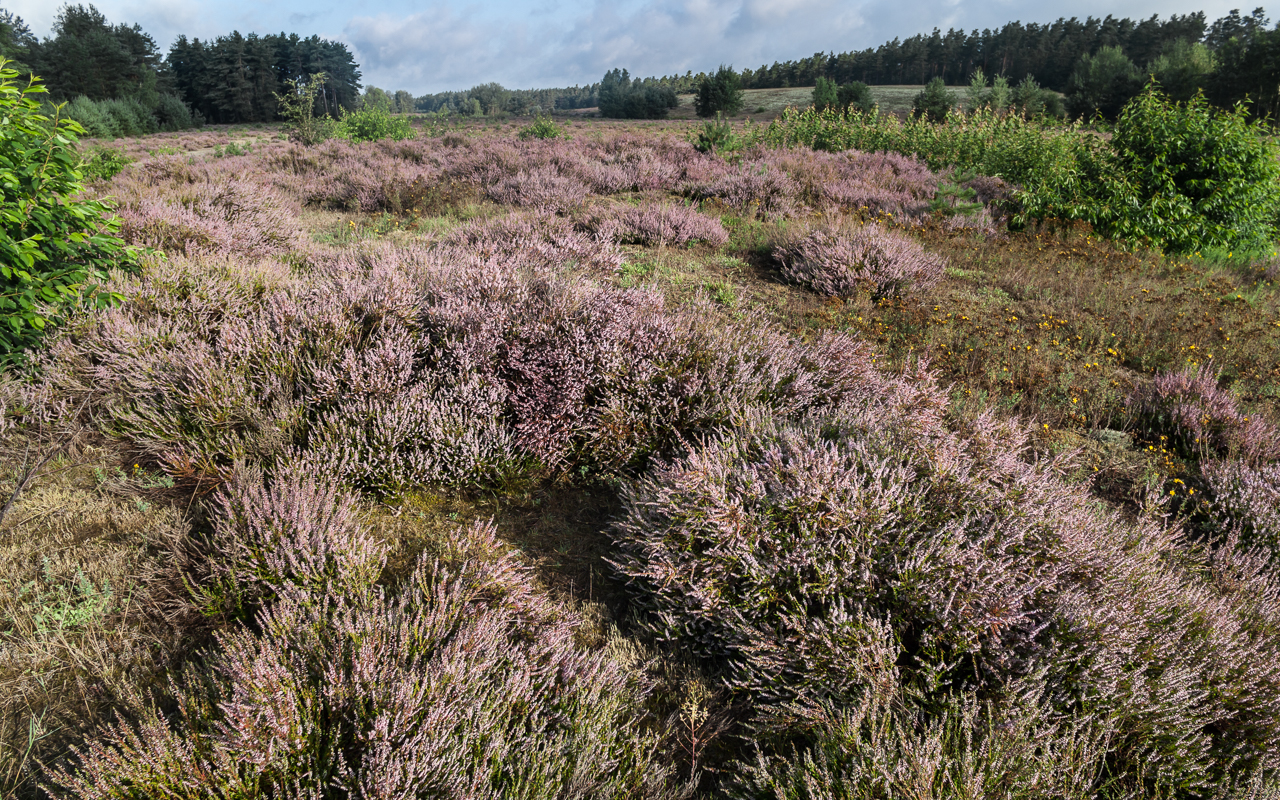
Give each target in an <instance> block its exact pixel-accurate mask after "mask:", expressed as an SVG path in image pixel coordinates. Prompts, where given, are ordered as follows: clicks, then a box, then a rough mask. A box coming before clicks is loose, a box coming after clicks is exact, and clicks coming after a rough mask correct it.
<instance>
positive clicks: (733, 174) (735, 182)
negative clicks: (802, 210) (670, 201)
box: [686, 161, 798, 219]
mask: <svg viewBox="0 0 1280 800" xmlns="http://www.w3.org/2000/svg"><path fill="white" fill-rule="evenodd" d="M686 191H687V192H688V194H689V195H690V196H691V197H694V198H696V199H699V200H706V199H711V200H716V201H718V202H720V203H723V204H724V205H725V206H727V207H729V208H732V209H733V210H735V211H737V212H738V213H740V214H744V215H748V216H755V215H759V216H761V217H764V218H766V219H771V218H775V217H784V216H787V215H789V214H791V213H793V212H795V211H796V202H795V198H796V194H797V192H798V187H797V186H796V183H795V181H794V180H792V179H791V177H790V176H789V175H787V173H785V172H783V171H781V170H779V169H778V168H776V167H773V166H771V165H769V164H768V163H766V162H763V161H743V162H741V163H740V164H738V165H737V166H736V167H734V168H731V169H730V170H729V171H728V172H726V173H725V174H723V175H720V176H717V177H715V178H713V179H712V180H709V181H705V182H695V183H692V184H691V185H690V186H689V188H688V189H687V190H686Z"/></svg>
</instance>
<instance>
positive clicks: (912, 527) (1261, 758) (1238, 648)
mask: <svg viewBox="0 0 1280 800" xmlns="http://www.w3.org/2000/svg"><path fill="white" fill-rule="evenodd" d="M932 392H933V393H935V394H937V395H941V398H940V402H941V403H942V404H943V406H944V407H945V393H944V392H942V390H941V389H936V388H935V389H933V390H932ZM915 402H916V401H913V400H909V399H908V398H906V397H902V398H901V399H895V398H894V397H893V396H892V395H890V396H886V395H885V394H882V393H869V394H868V395H866V396H864V397H861V398H850V399H849V400H847V401H846V402H845V403H844V404H843V405H842V406H841V407H840V408H839V409H837V410H835V411H834V412H820V413H816V414H814V415H812V416H810V417H808V418H806V419H803V420H801V421H798V422H797V421H780V420H778V419H777V418H776V417H774V416H773V415H772V414H770V413H768V412H763V413H760V414H757V415H754V416H751V417H749V418H747V419H745V420H744V421H743V422H742V423H741V424H739V425H738V426H737V427H736V428H734V429H732V430H728V431H726V432H724V433H723V434H722V435H720V436H717V437H712V438H709V439H706V440H702V441H700V442H698V443H695V444H692V445H691V446H690V447H689V451H688V453H687V454H686V455H684V456H682V457H680V458H677V459H675V460H674V461H671V462H667V463H664V464H660V465H658V466H657V467H656V468H655V469H654V470H653V471H651V472H650V473H649V474H647V475H644V476H642V477H640V478H637V479H635V480H633V481H631V482H630V483H629V484H628V485H627V488H626V489H625V491H624V510H623V513H622V516H621V518H620V520H619V521H618V522H617V524H616V525H615V526H614V528H613V535H614V538H615V541H616V543H617V545H618V547H619V551H618V555H616V556H615V557H614V564H615V566H616V568H617V569H618V571H619V574H620V577H621V578H623V579H624V580H626V581H627V584H628V586H630V587H631V589H632V592H633V598H634V602H635V603H636V605H637V607H638V608H640V609H642V610H643V611H644V612H645V616H644V617H643V619H644V620H645V624H646V625H647V626H648V628H649V630H650V631H651V633H652V634H653V635H654V636H655V637H657V639H658V640H659V641H663V642H666V643H668V644H669V645H670V646H672V647H676V648H679V649H680V650H681V651H682V652H689V653H691V654H693V655H695V656H696V657H699V658H702V659H705V660H706V661H707V663H711V664H715V665H716V668H717V669H718V670H720V674H722V675H723V676H724V678H723V679H724V681H725V682H726V683H727V685H728V686H729V687H730V688H731V689H732V690H733V691H734V692H735V693H736V694H737V695H738V696H739V697H741V698H742V699H743V700H744V701H745V700H750V701H753V702H754V703H756V704H757V714H758V716H757V717H756V719H757V729H758V730H773V732H774V733H775V734H776V735H779V736H783V735H786V730H785V727H786V726H787V725H789V724H790V723H791V722H793V721H794V720H795V713H794V712H795V709H796V707H797V706H800V707H803V706H805V705H806V704H814V703H817V704H822V703H831V704H835V707H836V708H837V709H838V708H850V709H856V708H858V707H860V706H859V704H860V703H861V702H863V700H864V699H865V698H866V696H867V694H866V693H867V692H868V691H869V690H870V689H869V687H868V681H872V680H875V681H881V682H886V681H887V682H893V681H897V680H900V681H902V682H903V684H904V685H913V686H916V687H917V689H916V691H925V692H926V693H928V694H929V695H930V696H931V697H932V698H933V699H932V700H931V701H930V702H932V703H936V704H937V705H939V706H941V705H944V704H945V703H947V702H954V701H962V699H963V698H964V697H965V696H966V693H967V692H979V693H982V692H987V691H990V690H1008V689H1009V688H1010V687H1012V686H1015V685H1020V684H1022V685H1025V686H1026V687H1027V688H1029V689H1034V690H1035V692H1036V693H1038V694H1040V696H1041V697H1043V700H1044V703H1045V704H1044V706H1043V708H1042V710H1041V711H1039V712H1037V716H1038V718H1039V719H1041V720H1043V721H1044V722H1045V723H1046V724H1047V723H1050V722H1052V721H1053V720H1059V721H1061V720H1063V719H1065V718H1067V717H1071V716H1073V715H1079V714H1083V715H1084V716H1083V717H1080V718H1079V721H1080V722H1082V723H1085V724H1087V725H1093V724H1097V725H1102V726H1104V728H1109V729H1110V730H1111V733H1110V734H1109V741H1110V746H1109V747H1103V748H1101V749H1100V750H1099V751H1098V753H1097V757H1098V758H1099V759H1103V758H1105V759H1106V762H1105V766H1106V767H1107V768H1108V769H1110V770H1112V774H1117V775H1123V776H1133V775H1138V774H1142V775H1145V776H1146V777H1147V778H1148V779H1150V780H1153V781H1159V782H1161V783H1170V784H1173V783H1177V784H1181V785H1188V786H1198V787H1204V788H1205V789H1206V790H1208V789H1211V788H1212V787H1215V786H1218V785H1221V784H1222V783H1223V782H1227V783H1231V782H1234V781H1240V782H1244V783H1247V782H1248V781H1249V780H1250V779H1252V778H1253V777H1255V776H1262V775H1267V774H1274V772H1273V771H1274V770H1276V769H1280V756H1277V755H1276V754H1275V752H1274V749H1273V748H1271V746H1270V744H1269V743H1270V742H1274V741H1276V737H1277V736H1280V637H1277V636H1276V633H1275V631H1276V630H1277V627H1276V626H1277V625H1280V583H1278V582H1277V581H1276V579H1275V577H1274V576H1273V575H1269V574H1268V573H1267V572H1266V571H1265V570H1263V571H1259V569H1257V568H1255V567H1251V566H1249V564H1252V563H1253V562H1248V563H1246V561H1247V558H1246V559H1245V561H1241V560H1239V559H1237V560H1235V561H1232V560H1231V559H1232V558H1233V557H1232V556H1231V555H1230V554H1229V553H1226V554H1207V557H1210V558H1213V559H1216V560H1215V561H1214V563H1215V564H1219V562H1221V563H1220V565H1219V566H1212V567H1211V566H1210V565H1209V564H1207V563H1205V564H1201V563H1193V562H1194V561H1195V558H1196V556H1193V555H1191V552H1190V550H1189V549H1188V548H1186V547H1185V546H1184V544H1183V542H1182V538H1181V537H1182V534H1181V532H1180V531H1179V530H1178V529H1177V528H1174V527H1168V526H1167V525H1165V524H1164V523H1163V522H1161V521H1160V520H1156V519H1151V518H1147V517H1142V518H1139V519H1137V520H1133V519H1129V518H1126V517H1125V516H1124V515H1122V514H1120V513H1118V512H1114V511H1108V510H1103V509H1101V508H1099V507H1098V505H1097V504H1096V503H1095V502H1093V501H1091V500H1090V497H1089V495H1088V492H1087V488H1085V487H1081V486H1078V485H1072V484H1070V483H1068V482H1066V481H1064V480H1063V479H1062V478H1060V477H1059V471H1060V469H1061V467H1059V466H1058V465H1056V464H1055V462H1052V461H1037V460H1036V459H1035V458H1033V457H1032V455H1031V453H1030V452H1029V449H1028V437H1027V432H1026V431H1025V430H1024V429H1022V428H1021V427H1020V426H1019V425H1018V424H1016V423H1007V422H1001V421H999V420H998V419H996V418H995V417H994V416H983V417H980V418H978V419H977V420H975V421H974V422H972V423H969V424H967V425H963V426H955V425H951V424H944V425H942V426H938V425H936V424H934V423H932V422H930V423H926V424H925V425H923V426H914V427H913V426H908V425H904V424H903V421H904V420H909V419H911V418H913V417H914V416H915V413H914V411H913V410H912V407H913V406H914V404H915ZM886 410H887V411H889V412H890V413H884V412H885V411H886ZM1255 566H1256V565H1255ZM1242 570H1244V571H1247V576H1248V577H1247V580H1246V579H1245V578H1243V577H1241V574H1243V573H1241V571H1242ZM886 647H888V648H889V652H888V656H887V657H886V658H885V659H882V663H881V666H880V667H877V668H875V669H871V668H870V667H868V668H867V669H862V668H859V667H858V666H857V665H860V664H865V663H866V662H867V659H868V653H869V652H873V651H876V650H877V649H884V648H886ZM871 666H872V667H874V665H871ZM869 670H870V671H869ZM884 670H890V671H889V672H888V674H887V675H885V674H882V675H881V677H880V678H875V675H876V674H880V673H883V672H884ZM924 687H932V688H924ZM947 698H951V699H950V700H948V699H947ZM774 725H782V726H783V728H784V729H783V730H780V729H778V728H774V727H772V726H774ZM1103 767H1104V763H1103V762H1102V761H1101V760H1100V761H1098V762H1096V763H1094V764H1092V765H1089V768H1090V769H1092V770H1096V769H1102V768H1103Z"/></svg>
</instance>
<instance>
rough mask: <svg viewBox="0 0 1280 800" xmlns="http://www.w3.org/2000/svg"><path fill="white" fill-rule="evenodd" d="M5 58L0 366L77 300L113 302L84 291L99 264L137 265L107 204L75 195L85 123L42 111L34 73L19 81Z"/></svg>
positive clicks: (0, 99)
mask: <svg viewBox="0 0 1280 800" xmlns="http://www.w3.org/2000/svg"><path fill="white" fill-rule="evenodd" d="M10 63H12V62H10V61H9V60H8V59H5V58H0V186H2V187H3V189H4V190H3V192H2V193H0V364H2V363H5V362H11V361H13V360H15V359H17V358H19V357H20V353H21V352H22V350H23V349H24V348H26V347H29V346H31V345H33V344H35V343H36V341H37V340H38V338H39V336H40V334H41V332H43V331H44V329H45V328H46V327H47V326H48V325H49V324H50V323H51V322H53V321H54V320H55V319H56V318H57V316H58V315H59V312H60V310H61V309H63V308H65V307H67V306H69V305H70V304H72V303H74V302H77V301H78V300H79V299H81V298H86V297H87V298H89V299H91V300H92V301H93V302H95V303H99V304H106V303H110V302H113V301H115V300H119V299H120V298H119V297H118V296H117V295H112V294H108V293H104V292H99V291H96V290H95V289H93V288H92V287H93V286H94V284H96V283H98V282H100V281H104V280H105V279H106V277H107V272H108V270H110V269H112V268H136V264H137V262H136V256H135V251H134V250H132V249H130V248H127V247H125V246H124V242H123V241H121V239H120V238H119V237H118V236H116V235H115V232H116V231H117V230H118V229H119V226H120V222H119V220H118V219H117V218H115V217H114V216H113V215H112V213H111V211H112V208H111V206H110V205H109V204H108V203H106V202H104V201H102V200H86V199H84V197H83V194H82V193H83V191H84V185H83V183H82V180H83V176H82V175H81V173H80V169H79V167H80V163H81V158H80V154H79V153H77V152H76V148H75V143H76V140H77V137H78V136H79V135H80V134H82V133H83V132H84V129H83V128H81V127H80V126H79V125H78V124H76V123H75V122H74V121H72V120H68V119H60V118H58V116H57V114H56V113H55V117H54V119H49V118H48V117H47V116H45V115H44V114H43V113H41V107H40V102H39V101H38V100H37V99H36V96H38V95H41V94H44V92H45V88H44V87H43V86H41V85H39V84H36V83H35V81H34V79H33V80H32V81H31V82H30V83H28V85H27V86H26V87H22V86H19V85H18V84H17V77H18V72H17V70H13V69H9V68H8V65H9V64H10ZM59 110H60V109H59Z"/></svg>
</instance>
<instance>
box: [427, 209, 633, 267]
mask: <svg viewBox="0 0 1280 800" xmlns="http://www.w3.org/2000/svg"><path fill="white" fill-rule="evenodd" d="M443 244H444V246H445V247H448V248H450V249H452V250H454V251H457V252H458V253H459V255H460V256H462V257H463V258H464V259H467V258H479V259H481V260H484V261H500V262H502V263H505V264H509V265H510V266H511V267H513V268H515V269H540V270H552V271H554V270H557V269H561V268H564V267H575V266H576V267H580V268H582V269H585V270H590V271H592V272H600V273H603V274H606V275H610V274H612V273H613V272H614V271H616V270H617V269H618V268H619V267H621V266H622V262H623V258H622V253H621V252H620V251H619V250H618V248H616V247H614V246H613V243H612V242H611V241H609V240H608V239H607V238H606V237H603V236H599V235H596V236H592V235H589V234H587V233H584V232H583V231H580V230H578V229H576V228H575V227H574V225H573V223H572V222H570V221H569V220H568V219H565V218H562V217H557V216H554V215H552V214H536V213H535V214H528V215H525V214H519V215H517V214H513V215H510V216H506V217H499V218H497V219H493V220H477V221H475V222H471V223H467V224H465V225H462V226H460V227H458V228H456V229H455V230H453V231H451V232H450V233H449V235H448V236H447V237H445V239H444V242H443Z"/></svg>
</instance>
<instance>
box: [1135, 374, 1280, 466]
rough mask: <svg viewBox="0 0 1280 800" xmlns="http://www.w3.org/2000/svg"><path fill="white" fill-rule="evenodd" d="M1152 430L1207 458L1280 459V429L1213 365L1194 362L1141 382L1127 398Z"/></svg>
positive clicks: (1267, 460) (1147, 429)
mask: <svg viewBox="0 0 1280 800" xmlns="http://www.w3.org/2000/svg"><path fill="white" fill-rule="evenodd" d="M1127 402H1128V404H1129V407H1130V408H1131V409H1132V410H1133V411H1134V412H1135V413H1136V414H1137V416H1138V425H1139V426H1141V427H1142V428H1144V429H1145V430H1146V431H1147V433H1148V434H1149V435H1152V436H1156V435H1161V434H1164V435H1168V436H1172V437H1173V441H1172V444H1173V445H1175V446H1176V447H1178V448H1180V449H1182V450H1184V451H1186V452H1188V453H1194V454H1198V455H1199V456H1201V457H1213V456H1226V455H1229V454H1230V455H1232V456H1233V457H1235V458H1239V459H1241V460H1243V461H1245V462H1248V463H1251V464H1259V463H1267V462H1272V461H1276V460H1280V430H1277V429H1276V427H1275V426H1274V425H1272V424H1271V423H1270V422H1268V421H1267V420H1266V419H1264V418H1263V417H1261V416H1258V415H1249V414H1246V413H1244V412H1243V411H1242V410H1241V409H1240V406H1239V403H1237V402H1236V399H1235V397H1233V396H1232V395H1231V393H1230V392H1229V391H1227V390H1226V389H1224V388H1222V387H1220V386H1219V385H1218V376H1217V373H1216V372H1215V371H1214V370H1212V369H1211V368H1209V367H1207V366H1200V367H1196V366H1189V367H1187V368H1185V369H1183V370H1180V371H1178V372H1169V373H1165V374H1163V375H1159V376H1157V377H1155V378H1154V379H1152V380H1150V381H1147V382H1145V383H1143V384H1142V385H1140V386H1138V387H1137V388H1136V389H1135V390H1134V392H1133V394H1132V395H1131V396H1130V397H1129V398H1128V400H1127Z"/></svg>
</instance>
